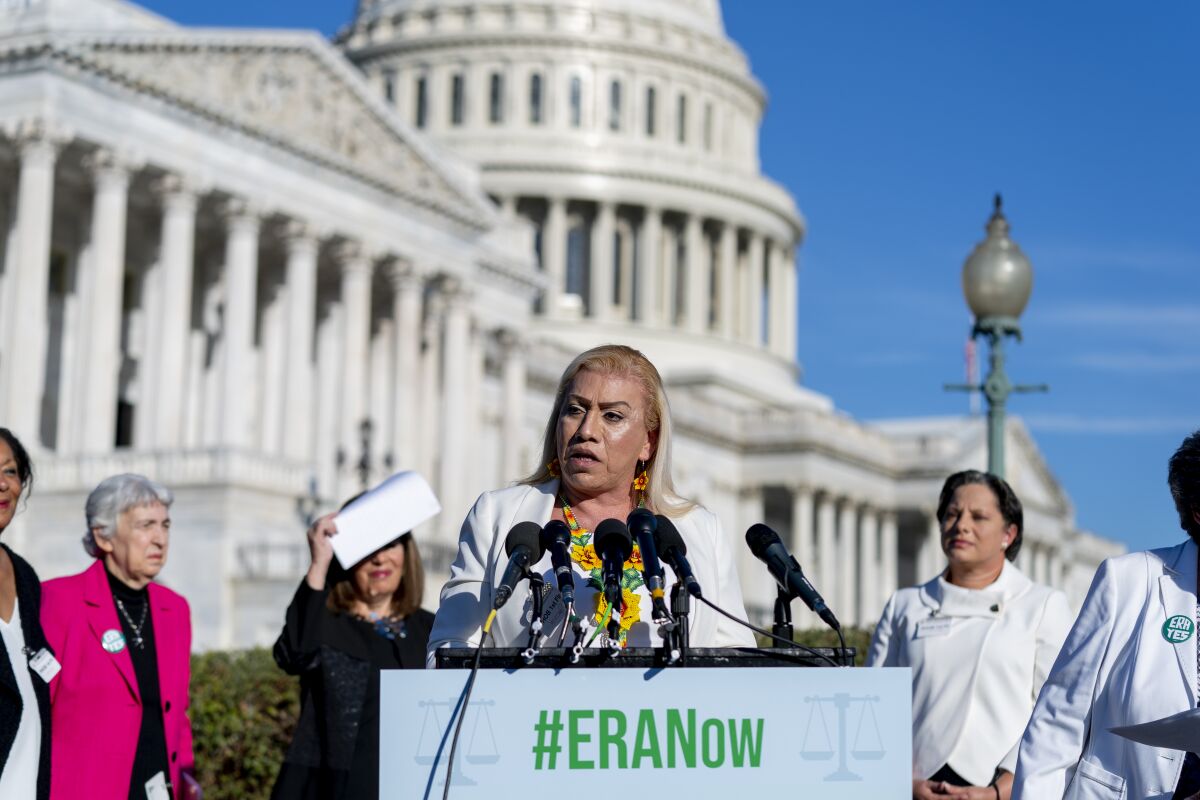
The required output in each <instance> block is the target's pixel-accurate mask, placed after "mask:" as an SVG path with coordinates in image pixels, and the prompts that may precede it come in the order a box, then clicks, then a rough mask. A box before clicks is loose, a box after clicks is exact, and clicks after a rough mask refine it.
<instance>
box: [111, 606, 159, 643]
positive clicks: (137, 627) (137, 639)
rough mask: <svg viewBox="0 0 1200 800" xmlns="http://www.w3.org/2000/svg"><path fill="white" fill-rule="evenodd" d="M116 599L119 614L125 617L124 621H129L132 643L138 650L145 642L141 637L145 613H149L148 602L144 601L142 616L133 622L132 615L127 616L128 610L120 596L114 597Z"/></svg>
mask: <svg viewBox="0 0 1200 800" xmlns="http://www.w3.org/2000/svg"><path fill="white" fill-rule="evenodd" d="M113 599H114V600H116V601H117V608H118V609H120V611H121V616H123V617H125V621H126V622H128V623H129V627H130V629H132V630H133V644H134V646H135V647H137V649H138V650H141V649H142V648H143V647H144V646H145V644H146V641H145V639H143V638H142V626H143V625H145V624H146V615H147V614H148V613H150V604H149V603H146V604H144V605H143V606H142V618H141V619H139V620H138V621H137V623H136V624H135V623H134V621H133V617H131V616H129V612H128V611H126V610H125V604H124V603H122V602H121V598H119V597H114V598H113Z"/></svg>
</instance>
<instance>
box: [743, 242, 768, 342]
mask: <svg viewBox="0 0 1200 800" xmlns="http://www.w3.org/2000/svg"><path fill="white" fill-rule="evenodd" d="M763 246H764V242H763V237H762V234H760V233H757V232H753V231H752V232H751V233H750V245H749V247H748V248H747V251H746V272H745V275H744V276H743V278H744V282H743V285H744V286H745V293H744V294H743V295H742V325H743V327H742V338H743V339H744V340H745V341H747V342H749V343H751V344H756V345H757V344H762V327H763V319H762V305H763V304H762V297H763Z"/></svg>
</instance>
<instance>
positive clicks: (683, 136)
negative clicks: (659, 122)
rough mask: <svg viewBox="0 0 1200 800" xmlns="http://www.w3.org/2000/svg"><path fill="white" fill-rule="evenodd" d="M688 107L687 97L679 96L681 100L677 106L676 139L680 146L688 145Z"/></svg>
mask: <svg viewBox="0 0 1200 800" xmlns="http://www.w3.org/2000/svg"><path fill="white" fill-rule="evenodd" d="M687 106H688V103H687V95H685V94H681V95H679V99H678V101H677V102H676V104H675V138H676V140H677V141H678V142H679V143H680V144H687V121H688V119H687V118H688V107H687Z"/></svg>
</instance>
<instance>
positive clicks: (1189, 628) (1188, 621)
mask: <svg viewBox="0 0 1200 800" xmlns="http://www.w3.org/2000/svg"><path fill="white" fill-rule="evenodd" d="M1195 632H1196V623H1195V622H1193V621H1192V618H1191V617H1185V616H1184V615H1183V614H1176V615H1175V616H1173V617H1170V618H1168V619H1167V621H1166V622H1164V623H1163V626H1162V637H1163V638H1164V639H1166V640H1167V641H1168V642H1170V643H1171V644H1179V643H1180V642H1186V641H1187V640H1188V639H1190V638H1192V634H1193V633H1195Z"/></svg>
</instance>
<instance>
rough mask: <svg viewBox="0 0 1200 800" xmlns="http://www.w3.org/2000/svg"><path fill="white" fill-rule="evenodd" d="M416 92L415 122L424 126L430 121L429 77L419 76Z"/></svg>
mask: <svg viewBox="0 0 1200 800" xmlns="http://www.w3.org/2000/svg"><path fill="white" fill-rule="evenodd" d="M414 94H415V107H414V108H413V124H414V125H416V126H417V127H418V128H424V127H425V123H426V122H428V121H429V79H428V78H426V77H425V76H424V75H421V76H418V77H417V91H416V92H415V93H414Z"/></svg>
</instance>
